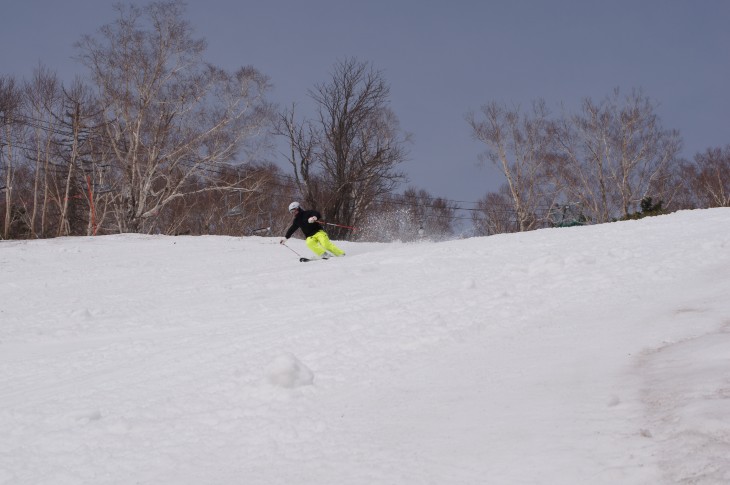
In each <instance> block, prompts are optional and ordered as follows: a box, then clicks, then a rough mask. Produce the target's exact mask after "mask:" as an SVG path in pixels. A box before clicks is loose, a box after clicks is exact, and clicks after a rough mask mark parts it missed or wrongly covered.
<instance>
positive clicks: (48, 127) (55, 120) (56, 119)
mask: <svg viewBox="0 0 730 485" xmlns="http://www.w3.org/2000/svg"><path fill="white" fill-rule="evenodd" d="M24 91H25V97H26V99H27V109H26V113H27V115H26V120H25V121H26V123H27V125H28V126H29V127H30V128H31V131H32V137H31V143H32V146H33V153H32V155H30V157H32V164H33V166H34V176H33V194H32V203H31V207H30V211H29V220H28V226H29V227H30V231H31V234H30V235H31V237H38V236H39V235H40V236H46V235H47V232H46V229H47V224H48V217H47V216H48V205H49V203H50V200H51V199H50V196H51V194H50V190H49V184H50V179H49V175H50V174H51V171H52V170H54V167H53V165H52V161H53V159H54V158H55V157H54V154H55V148H56V144H55V143H54V141H55V140H56V139H57V137H58V136H59V135H61V128H60V119H61V113H62V110H63V105H62V97H61V96H62V95H61V83H60V81H59V80H58V78H57V76H56V75H55V74H54V73H52V72H51V71H49V70H48V69H47V68H45V67H42V66H39V67H38V68H37V69H36V70H35V71H34V73H33V77H32V78H31V80H30V81H29V82H26V83H25V87H24ZM39 215H40V228H38V225H37V222H36V221H37V219H38V216H39Z"/></svg>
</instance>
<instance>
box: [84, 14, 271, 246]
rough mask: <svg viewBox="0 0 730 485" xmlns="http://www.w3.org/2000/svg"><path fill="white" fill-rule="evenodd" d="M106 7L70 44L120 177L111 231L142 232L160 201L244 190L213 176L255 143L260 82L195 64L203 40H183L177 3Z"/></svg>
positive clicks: (261, 112)
mask: <svg viewBox="0 0 730 485" xmlns="http://www.w3.org/2000/svg"><path fill="white" fill-rule="evenodd" d="M116 8H117V10H118V12H119V18H118V19H117V20H116V21H115V22H113V23H111V24H108V25H106V26H104V27H102V29H101V30H100V31H99V36H98V37H91V36H84V37H83V38H82V40H81V41H80V42H79V44H78V47H79V50H80V59H81V61H82V62H83V63H84V64H85V65H86V66H87V67H89V69H90V70H91V74H92V77H93V81H94V83H95V84H96V86H97V88H98V97H99V102H100V106H101V108H102V110H103V111H102V114H101V120H102V122H103V124H102V126H103V129H104V133H105V143H106V144H107V145H108V148H109V150H110V151H111V152H112V153H113V157H112V159H111V160H109V161H110V163H111V164H112V167H111V170H112V171H114V172H115V173H116V174H117V175H119V176H120V178H121V180H122V187H121V194H120V197H119V199H118V201H117V203H116V216H117V220H118V226H119V227H118V229H119V231H122V232H126V231H132V232H144V231H152V230H154V228H155V227H156V224H155V219H156V218H157V217H158V216H159V215H160V213H161V211H162V210H163V209H165V208H166V207H167V206H168V204H171V203H172V202H173V201H175V200H177V199H180V198H183V197H186V196H189V195H192V194H195V193H200V192H201V191H216V190H225V189H231V190H253V189H254V188H253V187H249V186H247V185H246V183H245V181H235V182H233V183H225V184H224V183H221V181H220V180H219V178H218V176H219V175H220V173H221V167H222V166H224V165H225V164H227V163H232V162H235V161H236V158H237V157H238V156H240V155H241V154H242V153H243V152H244V149H246V150H247V151H246V152H245V154H246V155H247V156H249V157H252V156H253V155H255V151H256V150H257V148H258V145H256V143H255V142H261V141H263V140H264V139H265V134H266V132H265V130H262V127H263V126H264V125H265V124H266V123H268V122H269V121H270V119H271V112H272V111H271V108H270V106H269V104H268V103H267V102H265V100H264V94H265V92H266V91H267V90H268V88H269V83H268V79H267V78H266V77H265V76H263V75H262V74H261V73H259V72H258V71H257V70H256V69H254V68H252V67H245V68H241V69H239V70H238V71H236V72H234V73H229V72H226V71H224V70H222V69H219V68H216V67H214V66H211V65H209V64H206V63H204V62H203V60H202V54H203V52H204V49H205V42H204V41H203V40H197V39H194V38H193V37H192V29H191V27H190V25H189V24H188V22H187V21H185V20H184V19H183V11H184V3H183V2H182V1H170V2H153V3H150V4H149V5H147V6H145V7H143V8H138V7H136V6H124V5H117V7H116ZM200 181H204V183H202V184H201V183H199V182H200Z"/></svg>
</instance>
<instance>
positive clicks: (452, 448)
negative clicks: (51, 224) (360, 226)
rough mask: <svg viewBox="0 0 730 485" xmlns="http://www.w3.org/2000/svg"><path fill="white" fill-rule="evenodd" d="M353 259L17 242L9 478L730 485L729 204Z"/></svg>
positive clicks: (249, 242)
mask: <svg viewBox="0 0 730 485" xmlns="http://www.w3.org/2000/svg"><path fill="white" fill-rule="evenodd" d="M339 245H340V246H341V247H342V248H343V249H345V250H346V251H347V256H346V257H344V258H338V259H335V260H330V261H317V262H314V263H306V264H303V263H299V262H298V260H297V259H298V258H297V256H296V255H295V254H294V253H293V252H292V251H289V250H287V248H285V247H282V246H280V245H279V244H278V239H276V238H259V237H251V238H230V237H152V236H138V235H119V236H104V237H95V238H62V239H51V240H42V241H32V242H27V241H2V242H0V278H1V279H0V484H3V485H4V484H13V485H15V484H28V485H30V484H32V485H38V484H49V485H50V484H53V485H62V484H95V485H98V484H125V485H127V484H156V485H157V484H176V485H178V484H246V485H257V484H261V485H263V484H267V485H270V484H297V485H302V484H312V485H314V484H316V485H327V484H336V485H355V484H358V485H359V484H363V485H365V484H368V485H370V484H438V485H443V484H464V485H473V484H500V485H501V484H510V485H514V484H523V483H524V484H527V483H530V484H533V483H540V484H561V485H565V484H580V485H584V484H587V483H591V484H612V485H614V484H619V483H620V484H663V483H697V484H720V483H728V482H730V209H714V210H705V211H686V212H680V213H676V214H672V215H669V216H663V217H656V218H650V219H644V220H641V221H630V222H621V223H615V224H605V225H599V226H592V227H581V228H569V229H551V230H541V231H535V232H531V233H526V234H513V235H500V236H492V237H488V238H474V239H467V240H459V241H452V242H444V243H419V244H400V243H393V244H368V243H348V242H341V243H339ZM290 246H291V247H292V248H293V249H294V250H295V251H297V252H299V253H301V254H302V255H305V254H307V252H308V250H307V249H306V247H305V246H304V244H303V242H302V241H300V240H291V241H290Z"/></svg>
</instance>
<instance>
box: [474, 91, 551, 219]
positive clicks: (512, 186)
mask: <svg viewBox="0 0 730 485" xmlns="http://www.w3.org/2000/svg"><path fill="white" fill-rule="evenodd" d="M466 119H467V122H468V123H469V125H470V126H471V129H472V135H473V136H474V138H475V139H477V140H478V141H480V142H482V143H484V144H485V145H486V146H487V151H486V153H485V154H484V155H483V156H482V159H483V160H488V161H490V162H492V163H493V164H494V165H495V166H496V167H497V168H498V169H499V170H500V171H501V172H502V174H504V176H505V178H506V179H507V188H508V191H509V196H510V199H511V203H512V205H513V207H514V213H515V215H516V217H517V224H518V227H519V230H520V231H528V230H531V229H535V228H536V227H538V225H539V223H540V222H541V220H540V218H539V217H537V214H538V209H539V207H540V206H544V205H545V204H548V205H549V202H546V198H547V199H553V198H554V197H555V196H556V194H555V193H554V191H551V190H549V184H548V181H549V179H548V178H547V177H546V173H547V172H546V171H547V170H548V165H547V163H546V161H547V156H548V155H547V153H548V148H549V143H550V137H549V120H548V112H547V109H546V107H545V103H544V102H543V101H536V102H534V103H533V104H532V110H531V112H529V113H522V112H521V111H520V109H519V108H515V109H509V108H507V107H505V106H502V105H499V104H497V103H495V102H492V103H489V104H486V105H484V106H483V107H482V109H481V113H480V114H479V115H477V114H474V113H469V114H467V117H466Z"/></svg>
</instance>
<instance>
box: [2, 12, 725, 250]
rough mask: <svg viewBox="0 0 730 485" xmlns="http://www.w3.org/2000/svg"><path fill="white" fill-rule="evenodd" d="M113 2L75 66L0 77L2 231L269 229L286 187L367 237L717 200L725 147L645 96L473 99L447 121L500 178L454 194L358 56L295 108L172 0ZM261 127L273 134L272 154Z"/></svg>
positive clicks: (573, 218) (601, 216)
mask: <svg viewBox="0 0 730 485" xmlns="http://www.w3.org/2000/svg"><path fill="white" fill-rule="evenodd" d="M118 9H119V12H118V16H117V20H115V21H113V22H111V23H109V24H107V25H105V26H103V27H102V28H101V30H100V31H99V33H98V34H97V35H96V36H84V37H82V38H80V39H79V42H78V44H77V46H76V47H77V54H78V55H77V60H78V66H79V79H84V80H85V81H77V82H74V83H73V84H72V85H63V83H61V82H60V81H59V79H58V78H57V76H56V75H55V73H53V72H50V71H49V70H48V69H46V68H44V67H42V66H41V67H39V68H38V69H36V71H35V72H33V73H30V74H28V73H17V76H6V77H0V237H2V239H26V238H49V237H59V236H80V235H81V236H91V235H97V234H114V233H123V232H134V233H148V234H168V235H174V234H193V235H197V234H219V235H234V236H240V235H253V234H261V235H268V234H275V235H279V234H281V233H282V232H283V230H284V228H285V227H286V226H287V225H288V223H289V221H290V218H289V214H288V213H287V211H286V207H287V205H288V203H289V202H291V201H292V200H299V201H301V202H302V204H303V205H304V206H305V207H313V208H317V209H318V210H320V211H321V212H322V213H323V215H324V217H325V218H326V219H327V220H330V221H333V222H336V223H338V224H340V225H342V226H349V227H357V228H358V230H356V231H353V230H351V229H348V228H344V227H338V226H332V230H330V229H329V228H328V232H330V235H331V236H332V237H333V238H335V239H360V240H369V241H387V240H393V239H400V240H404V241H408V240H414V239H417V238H423V237H426V238H430V239H444V238H453V237H458V236H460V235H463V234H468V235H490V234H497V233H504V232H516V231H528V230H532V229H537V228H543V227H551V226H565V225H575V224H598V223H606V222H611V221H615V220H620V219H626V218H634V217H643V216H646V215H654V214H661V213H665V212H669V211H676V210H679V209H688V208H708V207H719V206H725V207H727V206H730V145H728V146H726V147H710V148H708V149H707V150H706V151H704V152H702V153H698V154H696V155H695V156H694V157H693V159H692V160H683V159H681V158H680V157H679V153H680V150H681V143H682V141H681V135H680V133H678V132H677V131H672V130H667V129H665V128H664V127H663V126H662V123H661V120H660V119H659V118H658V116H657V114H656V102H655V101H654V100H652V99H651V98H650V97H649V96H648V95H647V94H646V93H644V92H642V91H638V90H633V91H630V92H623V91H622V90H620V89H618V88H617V89H616V90H614V91H613V92H612V93H608V94H607V96H606V97H605V98H604V99H601V100H593V99H585V100H583V101H582V104H581V106H580V108H579V109H578V110H577V111H576V112H551V111H550V110H549V109H548V108H547V107H546V103H545V102H544V101H542V100H534V101H531V102H529V103H528V105H527V106H504V105H500V104H497V103H494V102H489V101H487V102H486V103H484V100H475V106H480V107H479V108H475V110H474V111H472V112H470V113H466V114H465V122H464V130H468V132H469V133H471V134H472V135H473V137H474V139H475V140H477V141H478V142H479V143H481V144H482V145H483V148H484V154H483V162H484V163H489V164H494V165H495V166H496V167H497V168H498V169H499V170H500V171H501V173H502V174H503V175H504V180H505V182H504V185H503V186H502V188H501V189H500V190H499V191H497V192H493V193H486V194H485V195H484V197H483V198H482V199H480V200H479V201H478V202H477V203H476V204H475V206H474V207H469V208H464V207H460V206H459V204H458V203H457V202H455V201H451V200H448V199H445V198H441V197H438V196H435V195H432V194H430V193H428V192H427V191H425V190H422V189H419V188H417V187H412V186H410V187H409V186H408V185H407V183H408V176H407V174H406V173H402V172H401V171H400V170H399V167H400V164H401V163H402V162H404V161H405V160H406V159H407V157H408V147H409V145H410V143H411V140H410V139H409V136H408V134H407V132H406V131H404V130H403V129H402V128H401V126H400V124H399V121H398V117H397V113H394V112H392V110H391V109H390V108H389V97H390V92H389V86H388V82H387V79H385V77H384V75H383V73H382V72H381V71H378V70H377V68H376V67H375V65H374V64H373V63H372V62H369V61H362V60H358V59H354V58H351V59H345V60H341V61H336V62H335V63H334V67H333V69H332V72H331V74H329V75H325V76H323V81H322V83H320V84H317V85H315V86H312V87H311V88H310V90H309V93H310V97H311V98H312V100H314V102H315V105H316V106H317V107H318V109H317V112H316V113H315V114H314V116H312V117H311V118H304V117H302V116H301V115H300V113H298V112H297V110H296V106H290V107H284V108H282V107H279V106H275V105H273V104H272V103H270V102H269V101H268V100H267V93H268V91H269V89H270V80H269V79H268V78H267V76H266V74H265V73H262V72H259V71H258V70H257V69H256V68H255V67H252V66H244V67H241V68H240V69H239V70H237V71H235V72H228V71H225V70H223V69H220V68H217V67H215V66H212V65H210V64H209V63H207V62H206V61H205V47H206V45H205V41H204V40H203V39H196V38H194V36H193V35H192V29H191V25H190V24H189V23H188V21H187V20H186V18H185V9H184V5H183V4H182V3H180V2H177V1H172V2H154V3H150V4H148V5H146V6H143V7H135V6H121V5H120V6H119V7H118ZM482 103H483V104H482ZM275 142H278V143H280V144H284V145H285V146H287V147H289V149H288V150H287V155H286V157H285V158H286V159H285V160H281V159H279V160H276V159H275V158H274V157H280V155H278V154H276V153H275V152H274V150H273V147H274V144H275ZM272 160H276V161H277V162H278V163H273V162H272ZM465 221H466V222H468V224H469V226H470V227H469V229H468V230H466V231H465V230H464V229H463V226H464V224H463V223H464V222H465Z"/></svg>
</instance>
